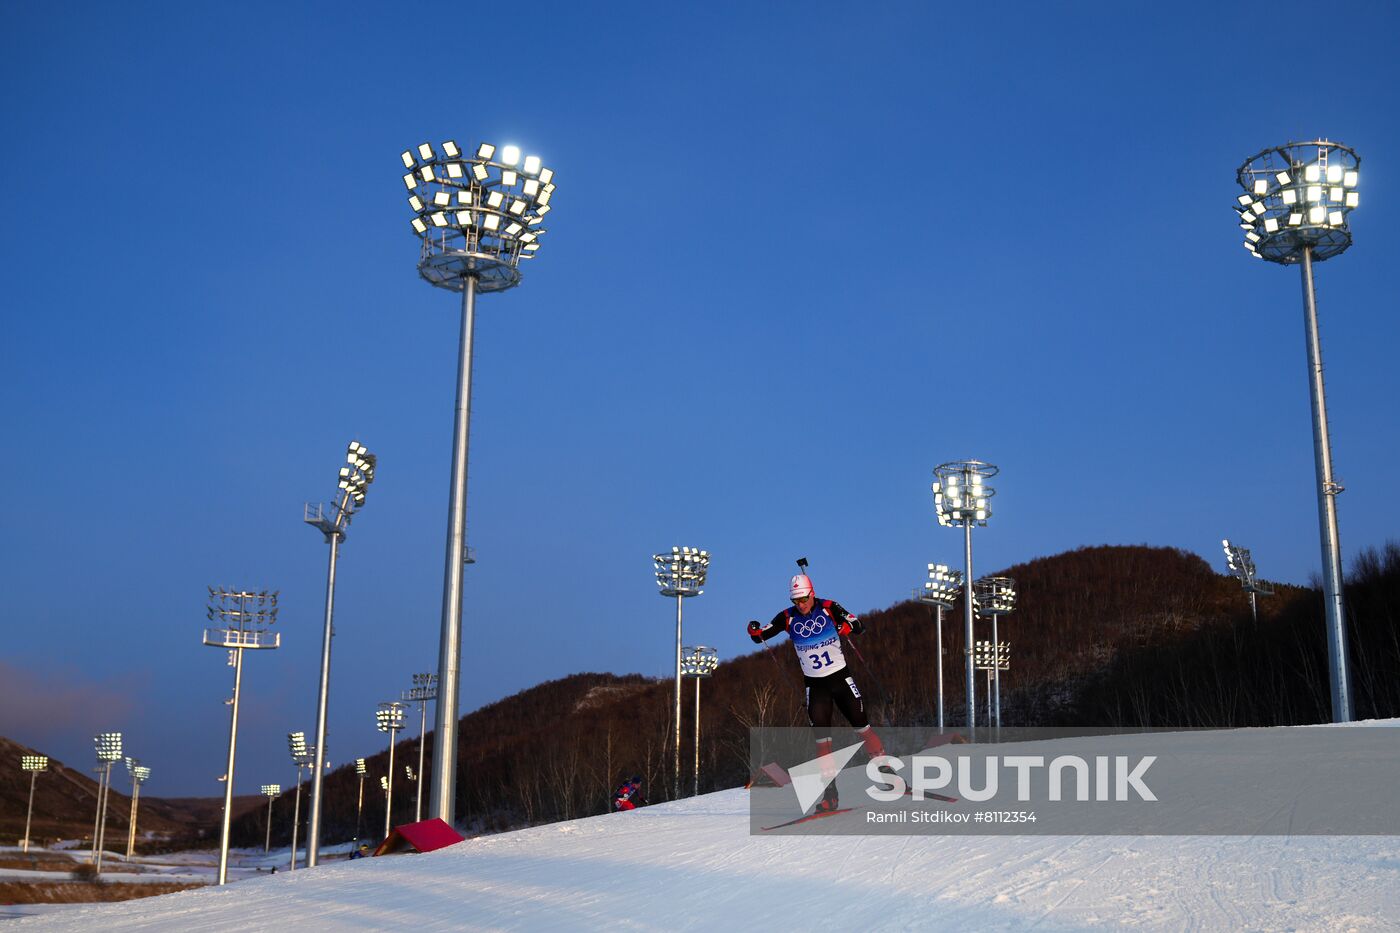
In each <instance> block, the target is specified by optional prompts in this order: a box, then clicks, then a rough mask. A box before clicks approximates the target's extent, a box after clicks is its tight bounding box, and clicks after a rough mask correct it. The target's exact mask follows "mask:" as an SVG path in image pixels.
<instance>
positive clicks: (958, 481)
mask: <svg viewBox="0 0 1400 933" xmlns="http://www.w3.org/2000/svg"><path fill="white" fill-rule="evenodd" d="M997 472H998V470H997V468H996V467H995V466H993V465H992V464H990V463H983V462H982V461H981V460H954V461H951V462H949V463H944V464H940V465H939V466H937V467H935V468H934V471H933V475H934V477H935V480H934V483H933V508H934V511H935V513H937V515H938V524H940V525H945V526H947V527H951V528H957V527H961V528H962V530H963V579H964V580H973V579H975V577H973V576H972V528H973V526H974V525H980V526H982V527H983V528H985V527H986V526H987V519H989V518H991V516H992V510H991V509H990V508H989V507H988V503H989V502H990V500H991V498H992V496H994V495H996V490H994V489H992V487H990V486H988V485H986V483H985V482H984V481H985V480H987V479H990V478H991V477H993V476H996V475H997ZM972 603H973V593H972V587H970V586H964V587H963V645H964V648H963V653H964V655H965V657H966V662H967V663H966V669H967V671H966V672H967V684H966V689H967V728H968V731H969V732H970V733H971V732H974V731H975V730H976V728H977V693H976V685H975V684H974V683H973V680H974V676H975V675H974V674H973V667H972V642H973V632H972V616H973V606H972Z"/></svg>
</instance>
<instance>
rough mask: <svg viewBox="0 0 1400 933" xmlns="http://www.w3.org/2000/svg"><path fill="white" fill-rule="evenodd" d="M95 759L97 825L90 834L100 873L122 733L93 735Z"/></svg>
mask: <svg viewBox="0 0 1400 933" xmlns="http://www.w3.org/2000/svg"><path fill="white" fill-rule="evenodd" d="M92 742H93V745H94V746H95V747H96V750H97V761H98V763H99V766H100V767H101V769H102V776H101V780H100V781H99V783H98V788H97V825H96V827H94V829H93V834H92V863H93V865H94V866H96V868H97V873H98V874H99V875H100V874H102V847H103V845H104V844H105V843H106V841H107V797H108V795H109V794H110V793H111V791H112V764H113V763H114V762H117V761H120V760H121V757H122V734H121V733H120V732H100V733H98V734H97V735H95V736H93V739H92Z"/></svg>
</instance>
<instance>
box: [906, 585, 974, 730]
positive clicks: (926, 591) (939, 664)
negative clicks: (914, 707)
mask: <svg viewBox="0 0 1400 933" xmlns="http://www.w3.org/2000/svg"><path fill="white" fill-rule="evenodd" d="M962 584H963V575H962V571H961V570H949V569H948V565H947V564H929V565H928V579H927V580H925V581H924V586H923V589H921V590H915V591H914V598H915V599H917V600H918V601H919V602H921V603H927V604H928V605H930V606H933V607H934V609H935V610H936V616H935V624H936V625H937V628H936V629H935V630H934V648H933V650H934V658H935V659H934V670H935V671H936V672H937V673H936V682H937V685H938V731H939V732H942V731H943V610H944V609H952V608H953V607H954V606H955V605H957V602H958V595H959V594H960V593H961V592H962Z"/></svg>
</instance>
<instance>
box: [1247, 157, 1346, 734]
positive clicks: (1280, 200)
mask: <svg viewBox="0 0 1400 933" xmlns="http://www.w3.org/2000/svg"><path fill="white" fill-rule="evenodd" d="M1360 167H1361V157H1360V156H1358V155H1357V154H1356V152H1355V151H1354V150H1352V149H1351V148H1349V147H1347V146H1343V145H1342V144H1341V143H1334V142H1330V141H1328V140H1325V139H1315V140H1312V141H1309V142H1295V143H1286V144H1284V145H1282V146H1274V147H1273V148H1270V149H1265V150H1263V151H1262V152H1259V153H1256V154H1255V155H1252V156H1250V157H1249V158H1248V159H1246V160H1245V161H1244V164H1243V165H1241V166H1240V167H1239V170H1238V171H1237V172H1236V173H1235V180H1236V181H1237V182H1239V184H1240V187H1241V188H1243V189H1244V193H1243V194H1241V195H1240V196H1239V197H1237V198H1236V202H1237V204H1236V207H1235V211H1236V213H1238V214H1239V222H1240V226H1241V227H1242V228H1243V229H1244V231H1245V234H1244V246H1245V249H1247V250H1249V252H1250V254H1251V255H1253V256H1256V257H1258V258H1259V259H1265V260H1268V261H1269V262H1276V263H1278V264H1280V265H1285V266H1292V265H1297V266H1301V267H1302V272H1303V276H1302V280H1303V325H1304V331H1305V334H1306V337H1307V345H1308V391H1309V394H1310V396H1311V398H1312V427H1313V462H1314V465H1315V468H1316V475H1317V518H1318V526H1319V531H1320V537H1321V539H1322V586H1323V595H1324V597H1325V606H1326V610H1327V658H1328V662H1329V666H1330V668H1331V677H1330V679H1331V687H1332V721H1333V722H1349V721H1350V720H1351V674H1350V671H1349V667H1348V663H1347V642H1346V625H1345V621H1346V613H1345V611H1344V608H1343V605H1342V556H1341V555H1342V545H1341V536H1340V534H1339V533H1338V531H1337V495H1338V493H1340V492H1341V491H1342V486H1341V484H1340V483H1338V482H1337V481H1336V479H1335V478H1334V477H1333V475H1332V441H1331V436H1330V434H1329V431H1328V425H1327V395H1326V391H1325V387H1324V385H1323V381H1322V344H1321V339H1320V337H1319V336H1318V324H1317V295H1316V292H1315V290H1314V288H1313V263H1314V262H1324V261H1325V260H1328V259H1331V258H1332V257H1333V256H1339V255H1341V254H1342V253H1344V252H1346V249H1347V247H1349V246H1351V228H1350V227H1349V226H1348V225H1347V221H1348V219H1349V216H1350V214H1351V212H1352V210H1353V209H1354V208H1356V207H1357V206H1359V205H1360V203H1361V200H1360V198H1361V195H1360V194H1359V193H1358V191H1357V185H1358V182H1359V173H1360Z"/></svg>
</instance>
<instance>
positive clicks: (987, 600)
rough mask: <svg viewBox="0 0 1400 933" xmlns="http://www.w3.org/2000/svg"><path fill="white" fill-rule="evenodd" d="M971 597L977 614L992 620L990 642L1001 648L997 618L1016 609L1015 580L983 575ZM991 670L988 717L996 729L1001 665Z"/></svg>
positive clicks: (998, 716)
mask: <svg viewBox="0 0 1400 933" xmlns="http://www.w3.org/2000/svg"><path fill="white" fill-rule="evenodd" d="M972 587H973V598H974V599H975V600H976V602H977V614H978V615H981V616H990V617H991V620H992V644H994V645H996V646H997V650H998V651H1000V650H1001V644H1002V643H1001V639H1000V638H998V637H997V619H998V618H999V617H1000V616H1004V615H1009V614H1011V613H1012V612H1013V611H1014V610H1015V609H1016V581H1015V580H1013V579H1011V578H1010V577H983V578H982V579H980V580H978V581H977V582H975V583H974V584H972ZM990 670H991V672H992V687H993V700H992V708H991V710H989V713H990V715H989V716H988V719H989V720H990V721H992V722H993V723H994V724H995V725H996V727H997V728H998V729H1000V728H1001V672H1002V670H1004V668H1002V667H1001V665H999V664H998V665H994V666H993V667H992V668H990Z"/></svg>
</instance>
